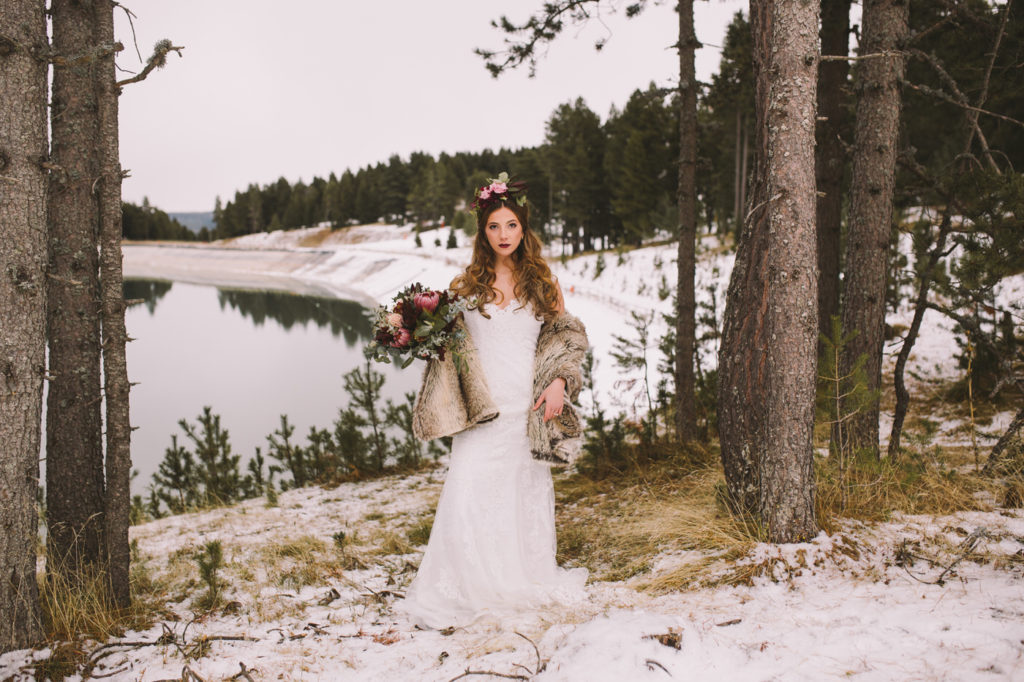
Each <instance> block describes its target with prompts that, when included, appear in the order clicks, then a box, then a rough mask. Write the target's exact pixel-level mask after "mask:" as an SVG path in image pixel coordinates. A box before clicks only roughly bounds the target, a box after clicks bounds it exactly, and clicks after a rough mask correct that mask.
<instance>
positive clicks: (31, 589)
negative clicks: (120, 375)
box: [0, 0, 47, 654]
mask: <svg viewBox="0 0 1024 682" xmlns="http://www.w3.org/2000/svg"><path fill="white" fill-rule="evenodd" d="M45 10H46V6H45V2H43V0H11V1H9V2H5V3H4V8H3V11H2V12H0V396H2V399H0V444H2V445H0V528H3V531H2V532H0V576H2V579H0V614H3V615H2V616H0V654H2V653H4V652H6V651H11V650H14V649H23V648H26V647H29V646H31V645H32V644H35V643H36V642H38V641H39V640H40V639H41V638H42V631H41V629H40V626H39V624H40V622H41V617H40V612H39V592H38V588H37V586H36V551H35V543H36V536H37V532H38V526H39V522H38V517H37V515H36V490H37V489H38V487H39V438H40V421H41V419H42V408H43V373H44V367H45V362H46V361H45V351H46V175H45V173H44V171H43V168H42V165H41V163H42V162H43V161H44V160H45V159H46V131H47V127H46V66H47V62H46V54H47V44H46V16H45Z"/></svg>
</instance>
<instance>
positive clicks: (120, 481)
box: [93, 0, 132, 607]
mask: <svg viewBox="0 0 1024 682" xmlns="http://www.w3.org/2000/svg"><path fill="white" fill-rule="evenodd" d="M93 11H94V12H95V13H96V37H97V39H98V41H99V44H100V45H112V44H113V43H114V3H113V2H112V1H111V0H94V4H93ZM116 81H117V73H116V70H115V68H114V54H113V53H111V54H110V55H109V56H107V57H104V58H103V59H102V60H100V62H99V64H98V65H97V69H96V98H97V102H98V105H99V119H100V120H99V125H100V137H99V143H100V150H99V152H100V172H101V180H100V183H99V191H100V195H99V217H100V289H101V296H102V301H103V322H102V329H103V379H104V395H105V397H106V402H105V405H104V406H105V408H106V409H105V413H106V420H107V422H106V426H107V441H106V445H107V452H106V457H107V463H106V473H107V489H106V528H105V529H104V530H105V537H104V540H105V541H106V561H107V571H108V574H107V575H108V578H109V581H110V588H111V592H110V593H111V596H112V597H113V599H114V603H116V604H117V605H118V606H121V607H126V606H128V605H129V603H130V601H131V593H130V590H129V585H128V572H129V564H130V557H131V552H130V551H129V546H128V526H129V515H130V510H131V490H130V482H131V468H132V460H131V447H130V445H131V424H130V422H129V418H128V392H129V383H128V369H127V363H126V361H125V343H126V342H127V337H128V334H127V332H126V331H125V326H124V311H125V302H124V286H123V278H122V275H121V162H120V155H119V149H118V127H117V112H118V103H117V98H118V95H119V94H120V93H119V89H118V88H117V85H116Z"/></svg>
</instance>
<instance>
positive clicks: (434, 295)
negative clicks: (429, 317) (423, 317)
mask: <svg viewBox="0 0 1024 682" xmlns="http://www.w3.org/2000/svg"><path fill="white" fill-rule="evenodd" d="M412 302H413V304H414V305H415V306H416V307H417V308H419V309H420V310H426V311H427V312H428V313H432V312H434V311H435V310H437V304H438V303H440V302H441V294H440V293H439V292H437V291H424V292H422V293H419V294H416V295H415V296H413V297H412Z"/></svg>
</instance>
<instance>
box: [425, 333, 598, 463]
mask: <svg viewBox="0 0 1024 682" xmlns="http://www.w3.org/2000/svg"><path fill="white" fill-rule="evenodd" d="M457 324H458V325H461V326H462V328H463V329H465V325H464V323H463V322H462V320H461V319H460V320H459V321H458V323H457ZM587 346H588V342H587V332H586V329H585V328H584V326H583V323H582V322H580V321H579V319H577V318H576V317H573V316H572V315H570V314H568V313H562V314H561V315H559V316H558V317H556V318H555V319H553V320H551V321H550V322H545V323H544V325H543V326H542V327H541V329H540V334H539V335H538V337H537V351H536V354H535V356H534V366H533V401H532V402H531V404H530V407H532V406H533V403H535V402H536V401H537V398H539V397H540V394H541V392H542V391H543V390H544V389H545V388H547V386H548V385H549V384H550V383H551V382H552V381H554V380H555V378H556V377H561V378H562V379H564V380H565V405H564V406H563V408H562V414H561V415H560V416H558V417H555V418H553V419H551V420H550V421H548V422H547V423H545V422H544V410H543V408H541V409H537V410H531V411H530V413H529V416H528V417H527V424H526V431H527V435H528V436H529V439H530V450H531V452H532V453H533V457H534V459H537V460H542V461H545V462H549V463H551V464H571V463H573V462H574V461H575V459H576V457H577V456H578V455H579V451H580V441H581V439H582V435H583V429H582V426H581V424H580V417H579V414H578V413H577V411H576V406H575V402H576V400H577V398H578V396H579V392H580V386H581V384H582V383H583V379H582V375H581V368H582V366H583V359H584V355H585V353H586V351H587ZM457 350H458V352H459V353H460V355H461V356H462V361H463V362H462V363H461V367H457V366H456V363H455V362H454V361H453V360H452V358H451V355H448V356H447V357H446V358H445V359H444V360H443V361H440V360H430V361H428V362H427V367H426V369H425V370H424V371H423V385H422V387H421V388H420V392H419V395H418V396H417V398H416V404H415V406H414V407H413V421H412V428H413V434H415V436H416V437H417V438H419V439H421V440H432V439H434V438H441V437H443V436H451V435H453V434H456V433H458V432H460V431H463V430H465V429H467V428H469V427H471V426H473V425H475V424H480V423H483V422H487V421H490V420H492V419H494V418H496V417H497V416H498V409H497V407H495V405H494V401H493V400H492V399H491V393H490V389H489V388H488V386H487V381H486V378H485V377H484V375H483V370H482V369H481V367H480V359H479V357H478V356H477V351H476V347H475V346H474V345H473V341H472V339H471V338H470V337H469V334H468V333H467V334H466V337H465V339H464V340H463V341H462V343H461V344H460V347H459V348H458V349H457Z"/></svg>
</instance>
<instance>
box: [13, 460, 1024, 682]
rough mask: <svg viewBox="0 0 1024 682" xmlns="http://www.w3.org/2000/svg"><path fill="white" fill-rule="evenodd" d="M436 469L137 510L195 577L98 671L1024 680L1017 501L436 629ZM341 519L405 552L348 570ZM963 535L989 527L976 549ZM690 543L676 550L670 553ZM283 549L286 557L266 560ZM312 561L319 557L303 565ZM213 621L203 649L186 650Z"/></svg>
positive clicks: (144, 551) (159, 556)
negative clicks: (427, 528)
mask: <svg viewBox="0 0 1024 682" xmlns="http://www.w3.org/2000/svg"><path fill="white" fill-rule="evenodd" d="M440 482H441V472H436V471H435V472H432V473H420V474H416V475H414V476H408V477H404V478H387V479H383V480H378V481H372V482H367V483H362V484H357V485H343V486H341V487H339V488H336V489H333V490H325V489H320V488H305V489H300V490H295V491H290V492H287V493H283V494H282V495H281V496H280V500H279V506H277V507H269V508H268V507H266V506H265V505H264V502H263V500H249V501H247V502H245V503H242V504H239V505H236V506H234V507H232V508H229V509H218V510H213V511H207V512H202V513H196V514H187V515H182V516H177V517H171V518H166V519H162V520H159V521H154V522H151V523H147V524H144V525H142V526H138V527H135V528H133V530H132V537H133V539H135V540H138V542H139V551H140V558H141V561H142V562H143V565H144V566H146V567H147V568H146V570H147V571H149V572H151V573H152V574H153V575H154V576H155V577H156V578H157V579H160V578H161V576H167V575H178V576H179V577H178V578H177V584H179V585H181V584H185V585H189V584H192V585H193V586H192V587H190V588H179V589H182V593H181V594H178V595H176V596H175V595H172V596H171V603H169V604H168V607H169V609H170V614H168V617H166V618H164V620H163V622H161V623H160V624H158V625H156V626H154V627H153V628H151V629H149V630H148V631H145V632H128V633H125V635H124V637H122V638H121V639H120V640H118V641H123V642H127V643H128V644H126V645H124V646H112V647H108V648H106V649H103V650H100V651H97V653H96V654H95V655H94V656H93V658H94V659H96V661H97V663H96V665H95V667H94V668H93V670H92V674H93V675H94V676H95V677H100V676H103V677H110V678H111V679H124V680H167V679H184V678H183V677H182V674H183V670H184V668H185V667H186V666H187V667H188V668H189V669H190V670H192V671H193V672H195V673H196V674H198V675H199V676H200V677H201V678H202V679H204V680H226V679H232V676H233V675H237V674H238V673H239V672H240V670H242V667H241V666H244V668H245V669H246V670H249V671H250V673H249V674H250V675H251V678H250V679H257V680H271V679H283V680H300V679H301V680H439V681H440V680H452V679H454V678H456V677H458V676H459V675H461V674H462V673H464V672H465V671H466V670H467V669H468V670H473V671H493V672H496V673H502V674H504V675H506V676H507V675H516V674H518V675H522V676H523V677H522V678H521V679H532V680H545V681H547V680H565V681H569V682H578V681H595V682H596V681H604V680H607V681H609V682H610V681H615V682H619V681H622V680H662V679H686V680H739V681H742V680H751V681H755V680H833V679H847V678H852V679H858V680H1020V679H1024V590H1022V589H1021V587H1022V578H1024V559H1022V556H1024V514H1022V513H1021V511H1020V510H1012V511H991V512H964V513H959V514H955V515H951V516H946V517H938V518H932V517H918V516H908V517H900V518H897V519H895V520H893V521H891V522H889V523H884V524H880V525H877V526H866V525H862V524H859V523H854V522H850V523H848V524H846V527H845V528H843V529H842V530H841V531H838V532H836V533H834V534H833V535H831V536H828V535H825V534H824V533H823V534H821V535H819V536H818V537H817V538H816V539H815V540H814V541H813V542H810V543H805V544H799V545H789V546H784V547H780V546H772V545H757V546H755V547H754V549H753V551H751V552H750V553H749V555H748V556H747V557H745V558H744V559H741V560H740V562H739V564H740V565H742V564H744V563H748V564H750V565H751V570H752V574H753V575H754V576H755V577H753V578H752V579H751V580H750V583H749V584H739V585H737V586H719V587H716V588H704V589H692V590H685V591H679V592H674V593H670V594H667V595H661V596H655V595H652V594H650V593H648V592H645V591H642V590H639V589H636V587H637V584H638V583H639V582H640V581H641V580H642V578H634V579H633V581H627V582H597V583H592V584H591V585H589V586H588V596H587V600H586V601H585V602H581V603H576V604H569V605H560V606H553V607H551V608H549V609H546V610H542V611H534V612H530V613H522V614H517V615H509V616H506V617H502V618H500V619H499V618H493V619H485V620H482V621H478V622H477V623H475V624H474V625H472V626H470V627H467V628H465V629H460V630H456V631H454V632H447V631H423V630H417V629H415V628H414V626H413V625H412V624H411V623H410V622H409V621H408V620H406V619H404V618H402V617H401V616H398V615H395V613H394V610H393V607H392V604H393V602H394V601H395V599H397V598H400V597H399V596H397V595H401V593H402V592H403V590H404V588H405V586H406V585H407V583H408V581H409V580H410V579H411V577H412V574H413V570H412V569H413V566H414V564H415V563H417V562H418V559H419V557H418V553H419V550H421V549H422V548H421V547H419V548H417V547H410V546H408V544H406V545H405V546H403V544H402V543H401V542H395V541H394V537H395V535H392V534H393V533H399V534H400V533H401V531H403V530H405V529H408V528H409V527H411V526H414V525H415V524H416V523H418V522H419V521H420V520H421V519H422V518H423V517H424V515H429V513H430V512H431V510H432V507H433V504H434V502H435V500H436V496H437V493H438V491H439V487H440ZM339 530H341V531H344V532H345V533H346V536H347V537H349V538H353V536H355V538H356V539H353V540H352V541H351V542H352V545H351V547H350V548H349V549H348V550H347V551H349V552H351V556H353V557H359V556H364V557H365V555H360V551H361V550H360V547H364V548H365V547H371V546H380V545H382V544H386V543H387V541H388V539H389V538H391V540H392V542H393V543H394V548H393V549H392V550H391V551H393V552H394V553H390V554H388V553H386V552H385V553H383V554H381V555H379V556H377V558H376V559H371V558H367V559H366V561H365V564H366V567H362V566H361V565H360V563H359V562H358V561H356V562H355V563H354V564H353V566H352V568H351V569H349V570H344V571H342V570H340V569H338V565H339V556H338V553H339V552H340V551H341V550H339V549H338V548H337V546H336V545H335V544H334V543H333V542H332V540H331V538H332V536H333V535H334V534H336V533H337V532H338V531H339ZM214 539H217V540H221V541H222V543H223V545H224V552H225V561H226V564H227V566H226V568H225V569H224V571H223V573H224V576H225V578H226V581H227V583H228V585H229V587H228V588H227V593H226V596H225V600H226V601H227V606H225V607H223V608H221V609H218V610H217V611H214V612H213V613H211V614H209V615H203V616H201V617H197V616H196V615H195V614H194V613H193V612H192V611H191V609H190V607H191V604H192V599H194V598H196V597H198V596H199V595H200V593H201V592H202V588H201V587H199V586H195V585H194V583H195V582H197V578H196V575H197V573H196V569H195V562H194V560H193V556H194V555H195V553H196V552H197V551H198V550H199V549H200V548H201V546H202V544H203V543H205V542H208V541H210V540H214ZM360 543H364V544H362V545H361V544H360ZM967 543H976V544H972V551H970V552H969V553H965V552H964V551H963V550H964V548H965V546H966V544H967ZM302 547H306V548H307V549H300V548H302ZM289 548H290V549H289ZM309 548H311V549H309ZM901 552H904V553H905V554H902V555H901ZM961 554H966V556H967V558H966V559H965V560H963V561H961V562H959V563H957V564H956V565H955V567H954V568H953V570H952V571H950V572H948V573H946V574H945V576H942V574H943V571H944V568H945V566H947V565H949V564H952V563H954V562H955V561H956V559H957V558H958V557H960V556H961ZM270 556H279V557H281V558H280V560H279V561H278V562H277V563H276V564H275V563H274V562H272V561H269V560H268V557H270ZM901 556H903V557H904V558H903V559H901V558H900V557H901ZM907 556H910V557H911V558H909V559H907V558H906V557H907ZM914 557H921V558H914ZM680 560H682V558H681V557H678V556H665V557H663V558H662V559H661V560H660V561H659V562H658V564H659V567H658V568H656V570H665V569H667V568H669V567H670V565H671V564H672V563H673V562H678V561H680ZM928 560H932V561H934V564H931V563H929V561H928ZM901 564H902V565H901ZM268 565H269V566H272V569H271V571H272V575H265V574H263V573H262V572H261V571H262V570H263V569H262V568H261V567H265V566H268ZM308 570H312V571H313V572H314V573H317V575H314V576H313V577H307V578H305V579H303V578H302V576H303V571H308ZM182 574H183V575H182ZM940 576H942V577H944V580H943V581H942V582H941V583H936V580H937V579H938V578H939V577H940ZM307 582H310V583H312V584H306V583H307ZM203 637H209V638H210V641H209V649H208V650H207V651H206V653H205V655H201V656H198V657H197V658H195V659H191V658H186V657H185V656H184V653H185V652H190V651H192V650H193V648H194V647H195V645H196V644H197V643H198V642H201V641H202V639H203ZM217 638H230V639H222V640H219V639H217ZM663 642H665V643H663ZM133 643H134V644H133ZM139 643H143V644H144V645H139ZM145 643H148V644H145ZM676 643H678V648H676V646H674V644H676ZM534 645H536V650H535V649H534ZM96 647H98V644H97V645H93V646H92V647H91V648H90V647H87V650H92V649H95V648H96ZM48 654H49V651H47V650H44V651H38V652H34V653H33V652H16V653H12V654H7V655H5V656H3V657H0V679H9V676H13V678H14V679H18V680H28V679H31V675H30V672H29V669H28V668H26V667H25V666H27V665H28V664H29V663H30V662H31V660H33V659H35V660H39V659H42V658H45V657H46V656H47V655H48ZM19 670H21V672H19ZM190 679H191V678H190ZM235 679H237V678H235ZM474 679H487V678H486V677H477V678H474Z"/></svg>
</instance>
